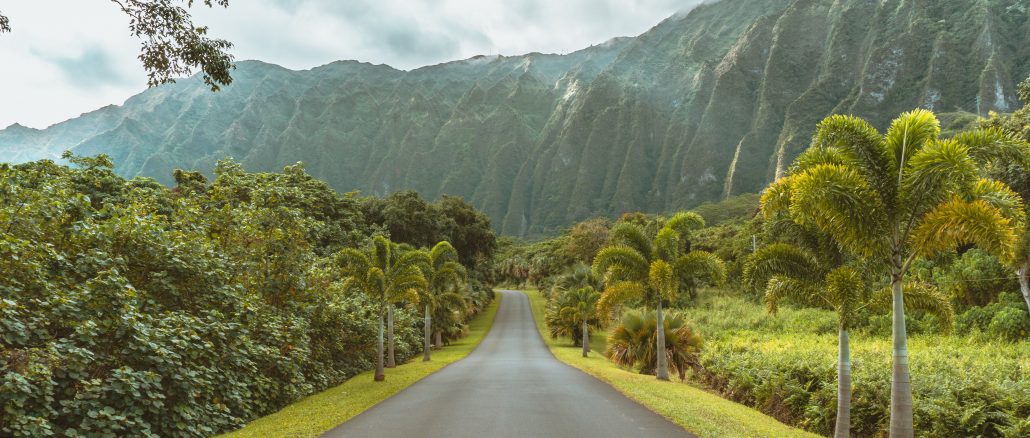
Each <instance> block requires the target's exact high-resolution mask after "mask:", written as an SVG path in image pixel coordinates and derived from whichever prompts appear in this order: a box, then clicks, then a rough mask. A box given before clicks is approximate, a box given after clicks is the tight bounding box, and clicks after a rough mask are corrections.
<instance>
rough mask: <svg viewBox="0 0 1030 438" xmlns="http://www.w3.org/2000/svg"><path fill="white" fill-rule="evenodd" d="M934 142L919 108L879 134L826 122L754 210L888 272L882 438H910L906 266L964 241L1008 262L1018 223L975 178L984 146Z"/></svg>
mask: <svg viewBox="0 0 1030 438" xmlns="http://www.w3.org/2000/svg"><path fill="white" fill-rule="evenodd" d="M939 134H940V122H938V120H937V118H936V117H935V116H934V115H933V113H931V112H929V111H925V110H915V111H912V112H908V113H905V114H902V115H901V116H900V117H898V118H897V119H895V120H894V122H893V123H892V124H891V126H890V128H889V129H888V130H887V132H886V134H885V135H881V134H880V133H879V132H878V131H877V130H876V129H875V128H873V127H872V126H870V125H869V124H868V123H867V122H865V121H864V120H862V119H860V118H857V117H853V116H843V115H835V116H831V117H828V118H826V119H825V120H823V121H822V122H821V123H820V124H819V126H818V129H817V131H816V134H815V136H814V138H813V140H812V146H811V147H810V148H809V149H808V150H807V151H805V152H804V153H802V154H801V155H800V156H799V157H798V159H797V160H796V161H795V163H794V166H793V168H792V169H791V170H790V173H789V174H788V176H786V177H783V178H781V179H779V180H777V181H776V182H775V183H773V185H771V186H770V187H769V188H768V189H767V190H766V192H765V193H764V194H763V195H762V208H763V209H765V210H769V211H786V212H787V213H788V214H789V215H790V217H791V218H792V220H794V221H795V222H797V223H799V224H802V225H806V226H814V227H816V228H818V229H819V230H820V231H822V232H824V233H826V234H828V235H829V236H830V237H832V238H833V239H834V240H835V241H836V242H838V243H839V244H840V245H842V246H843V247H844V248H846V249H847V250H848V251H849V252H851V253H853V254H855V255H858V256H861V257H864V258H867V259H869V260H872V261H875V262H878V263H880V265H881V266H885V268H884V269H885V270H886V271H888V273H889V274H890V281H891V298H892V306H891V307H892V313H893V325H892V327H893V328H892V338H893V347H892V350H893V360H892V379H891V421H890V435H891V436H892V437H911V436H913V429H912V385H911V379H910V374H909V366H908V342H907V336H906V330H905V310H904V309H905V304H904V294H903V287H902V285H903V283H904V277H905V274H906V273H907V272H908V269H909V266H910V265H911V263H912V262H913V261H914V260H915V259H916V257H919V256H929V255H932V254H935V253H938V252H940V251H943V250H946V249H951V248H955V247H957V246H958V245H961V244H967V243H973V244H976V245H978V246H980V247H981V248H983V249H985V250H987V251H989V252H992V253H994V254H997V255H999V256H1000V257H1001V258H1003V259H1010V258H1011V257H1012V252H1013V249H1014V247H1015V244H1016V233H1015V230H1016V226H1015V224H1016V223H1017V222H1021V221H1022V207H1021V201H1020V199H1019V197H1018V195H1016V194H1015V193H1014V192H1012V191H1011V190H1009V189H1008V188H1007V187H1006V186H1005V185H1004V184H1000V183H997V182H995V181H991V180H986V179H981V178H979V177H978V171H977V162H976V159H975V157H976V156H977V154H979V153H981V151H983V150H986V149H989V148H991V147H992V146H994V143H993V142H992V141H990V139H989V138H986V137H984V138H979V139H978V138H977V137H972V138H964V139H963V138H959V139H950V140H942V139H940V138H938V136H939Z"/></svg>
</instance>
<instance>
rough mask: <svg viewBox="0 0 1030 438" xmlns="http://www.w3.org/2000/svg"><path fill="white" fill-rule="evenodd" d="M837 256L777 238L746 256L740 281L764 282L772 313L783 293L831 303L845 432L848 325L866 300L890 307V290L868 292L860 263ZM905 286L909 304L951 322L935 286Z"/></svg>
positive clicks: (840, 436) (846, 431) (840, 430)
mask: <svg viewBox="0 0 1030 438" xmlns="http://www.w3.org/2000/svg"><path fill="white" fill-rule="evenodd" d="M820 247H821V248H828V246H822V245H820ZM830 248H832V247H830ZM831 251H832V250H831ZM823 252H825V251H823ZM840 259H841V257H840V254H822V257H817V256H816V252H815V251H813V250H809V249H803V248H801V247H798V246H795V245H791V244H788V243H776V244H772V245H769V246H766V247H764V248H762V249H760V250H758V251H757V252H755V253H754V254H752V255H751V256H750V257H748V260H747V262H746V264H745V266H744V281H745V283H746V284H749V285H751V286H752V287H753V288H759V287H764V289H765V303H766V306H767V308H768V310H769V312H770V313H773V314H775V313H776V311H777V308H778V307H779V303H780V301H781V300H783V299H785V298H792V299H794V300H796V301H798V302H802V303H810V304H812V305H814V306H816V307H822V308H828V309H832V310H833V311H835V312H836V313H837V329H838V334H839V335H838V350H837V423H836V426H835V428H834V434H833V436H834V437H836V438H847V437H848V436H849V435H850V429H851V347H850V344H849V338H848V330H850V329H851V327H853V326H854V323H855V318H856V317H857V316H858V315H860V313H861V312H862V310H863V309H865V308H867V307H870V306H880V307H882V308H887V309H889V308H890V306H889V303H890V291H889V290H888V289H884V290H883V291H881V292H879V293H877V294H872V293H871V291H870V287H869V283H868V282H866V281H865V279H863V278H862V275H861V274H860V269H857V267H855V266H850V265H844V264H840V263H834V261H839V260H840ZM827 261H829V263H827ZM834 265H836V266H834ZM907 289H908V293H907V296H908V300H906V301H905V304H906V307H907V308H908V309H909V310H916V309H922V310H927V311H930V312H931V313H934V314H936V315H937V316H939V317H941V319H942V320H944V321H945V324H944V326H945V327H951V319H952V317H953V315H954V313H953V311H952V308H951V304H950V303H949V302H948V299H947V298H946V297H944V296H943V295H942V294H941V293H940V292H938V291H937V289H936V288H933V287H928V286H922V287H912V286H910V287H908V288H907ZM874 295H875V297H874Z"/></svg>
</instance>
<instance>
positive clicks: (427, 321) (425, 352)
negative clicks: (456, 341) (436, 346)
mask: <svg viewBox="0 0 1030 438" xmlns="http://www.w3.org/2000/svg"><path fill="white" fill-rule="evenodd" d="M430 321H431V318H430V317H429V305H428V304H426V319H425V334H426V336H425V337H426V339H425V342H423V344H422V350H423V351H422V362H429V349H430V345H429V333H430V331H429V330H430V327H431V326H432V323H431V322H430Z"/></svg>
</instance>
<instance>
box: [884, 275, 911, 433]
mask: <svg viewBox="0 0 1030 438" xmlns="http://www.w3.org/2000/svg"><path fill="white" fill-rule="evenodd" d="M898 265H899V266H896V267H895V269H894V272H893V273H892V275H891V288H892V295H893V300H894V303H893V304H894V312H893V313H894V315H893V323H894V324H893V330H892V333H891V336H892V338H893V340H894V346H893V356H894V357H893V359H894V360H893V366H892V375H891V426H890V436H891V438H911V437H912V436H913V433H914V431H913V428H912V377H911V375H910V374H909V371H908V335H907V332H906V330H905V296H904V294H903V293H902V290H901V275H902V274H901V269H900V263H899V264H898Z"/></svg>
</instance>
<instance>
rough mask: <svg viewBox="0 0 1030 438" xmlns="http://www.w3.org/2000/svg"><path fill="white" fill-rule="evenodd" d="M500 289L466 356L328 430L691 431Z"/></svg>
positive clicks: (524, 301) (354, 433)
mask: <svg viewBox="0 0 1030 438" xmlns="http://www.w3.org/2000/svg"><path fill="white" fill-rule="evenodd" d="M500 293H501V294H502V295H504V298H503V299H502V300H501V306H500V308H499V309H497V317H496V318H497V319H496V320H494V324H493V328H491V330H490V333H488V334H487V336H486V338H484V339H483V341H482V343H480V344H479V346H478V347H477V348H476V349H475V350H474V351H473V352H472V353H471V354H469V355H468V356H467V357H466V358H465V359H462V360H460V361H458V362H455V363H453V364H451V365H450V366H447V367H445V368H444V369H442V370H440V371H438V372H436V373H435V374H432V375H430V376H428V377H426V378H424V379H422V380H421V381H419V382H417V383H415V384H414V385H412V386H410V387H409V388H407V389H405V390H404V391H401V392H400V393H397V394H396V395H394V396H393V397H390V398H388V399H386V400H384V401H383V402H381V403H379V404H378V405H376V406H373V407H372V408H371V409H369V410H367V411H365V412H363V413H362V414H361V415H358V416H356V417H354V418H352V419H351V420H350V421H348V422H346V423H343V424H342V425H340V426H337V427H336V428H335V429H333V430H330V431H329V432H327V433H326V434H325V435H323V436H325V437H348V438H350V437H398V438H401V437H403V438H417V437H448V438H450V437H476V438H480V437H484V438H485V437H493V438H503V437H520V438H521V437H525V438H537V437H560V438H572V437H592V438H597V437H620V438H627V437H648V438H652V437H685V436H686V437H689V436H691V435H690V434H688V433H687V432H685V431H684V430H683V429H682V428H680V427H679V426H677V425H675V424H673V423H672V422H670V421H668V420H666V419H665V418H663V417H661V416H659V415H657V414H655V413H653V412H651V411H649V410H647V409H646V408H644V407H643V406H640V405H639V404H637V403H635V402H633V401H632V400H630V399H628V398H626V397H625V396H624V395H622V394H621V393H619V392H618V391H616V390H614V389H612V387H610V386H608V385H607V384H604V383H602V382H601V381H599V380H597V379H595V378H593V377H591V376H588V375H586V374H584V373H583V372H581V371H579V370H577V369H575V368H572V367H570V366H568V365H565V364H564V363H562V362H559V361H558V360H557V359H555V358H554V356H552V355H551V352H550V351H549V350H548V349H547V346H546V345H544V342H543V340H542V339H541V338H540V334H539V332H538V331H537V328H536V324H535V323H534V322H533V314H532V311H531V310H530V307H529V300H528V298H527V297H526V295H524V294H523V293H521V292H515V291H501V292H500ZM592 354H594V353H592ZM386 378H387V379H389V378H390V374H389V370H388V371H387V375H386Z"/></svg>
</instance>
